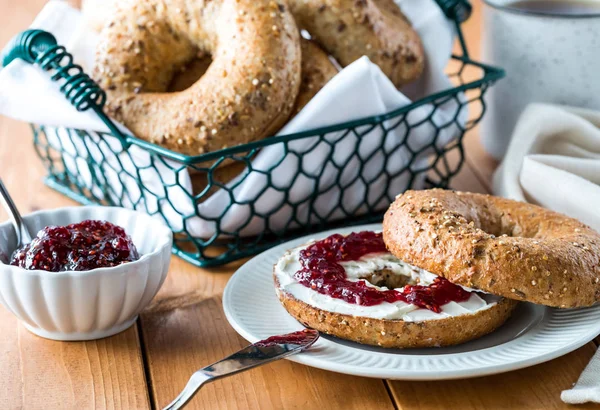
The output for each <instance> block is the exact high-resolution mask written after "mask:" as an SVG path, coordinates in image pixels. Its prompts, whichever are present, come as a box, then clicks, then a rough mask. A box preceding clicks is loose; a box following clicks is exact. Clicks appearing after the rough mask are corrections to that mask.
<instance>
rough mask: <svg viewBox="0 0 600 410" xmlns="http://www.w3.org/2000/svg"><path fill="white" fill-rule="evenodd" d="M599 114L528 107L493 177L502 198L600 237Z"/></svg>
mask: <svg viewBox="0 0 600 410" xmlns="http://www.w3.org/2000/svg"><path fill="white" fill-rule="evenodd" d="M599 127H600V112H598V111H592V110H587V109H583V108H573V107H564V106H556V105H548V104H531V105H529V106H528V107H527V108H526V109H525V111H524V112H523V114H522V115H521V117H520V118H519V121H518V122H517V125H516V127H515V131H514V133H513V136H512V140H511V143H510V145H509V147H508V151H507V152H506V157H505V158H504V161H503V162H502V164H501V165H500V167H499V168H498V170H497V171H496V174H495V175H494V192H495V193H496V194H497V195H500V196H505V197H508V198H513V199H517V200H520V201H528V202H532V203H536V204H539V205H541V206H543V207H545V208H548V209H553V210H555V211H558V212H561V213H564V214H566V215H569V216H572V217H574V218H577V219H579V220H580V221H582V222H584V223H586V224H588V225H590V226H591V227H592V228H594V229H595V230H597V231H598V232H600V212H599V209H600V128H599Z"/></svg>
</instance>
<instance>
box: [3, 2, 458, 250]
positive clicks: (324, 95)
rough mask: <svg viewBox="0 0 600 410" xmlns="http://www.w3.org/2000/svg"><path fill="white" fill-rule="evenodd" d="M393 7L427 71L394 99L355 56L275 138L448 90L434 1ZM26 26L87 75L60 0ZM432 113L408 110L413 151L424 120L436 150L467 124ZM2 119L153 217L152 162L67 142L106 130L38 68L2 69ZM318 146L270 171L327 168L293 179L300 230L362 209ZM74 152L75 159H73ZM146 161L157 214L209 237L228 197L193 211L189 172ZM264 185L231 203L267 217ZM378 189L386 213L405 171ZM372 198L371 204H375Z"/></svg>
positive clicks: (391, 142) (274, 195)
mask: <svg viewBox="0 0 600 410" xmlns="http://www.w3.org/2000/svg"><path fill="white" fill-rule="evenodd" d="M397 3H398V4H399V6H400V7H401V8H402V10H403V11H404V13H405V14H406V15H407V17H408V18H409V19H410V20H411V21H412V23H413V26H414V27H415V29H416V30H417V31H418V33H419V35H420V37H421V39H422V41H423V46H424V50H425V55H426V61H427V67H426V70H425V72H424V75H423V76H422V78H421V79H420V80H418V81H416V82H415V83H413V84H411V85H410V86H409V87H407V88H406V89H404V90H402V91H403V92H399V91H398V90H396V88H395V87H394V86H393V84H392V83H391V82H390V81H389V80H388V78H387V77H386V76H385V75H384V74H383V73H382V72H381V70H380V69H379V67H377V66H376V65H374V64H372V63H371V62H370V61H369V60H368V59H367V58H366V57H363V58H361V59H359V60H357V61H356V62H354V63H353V64H351V65H349V66H348V67H346V68H345V69H343V70H342V71H341V72H340V73H339V74H338V75H337V76H336V77H335V78H334V79H332V80H331V81H330V82H329V83H328V84H327V85H326V86H325V87H324V88H323V89H322V90H321V91H320V92H319V93H318V94H317V95H316V96H315V97H314V98H313V99H312V100H311V101H310V102H309V104H308V105H306V107H305V108H304V109H303V110H302V112H300V113H299V114H298V115H297V116H295V117H294V118H293V119H292V120H291V121H290V122H289V123H288V124H286V126H285V127H284V128H283V129H282V130H281V131H280V132H279V134H280V135H284V134H291V133H296V132H300V131H305V130H308V129H313V128H317V127H324V126H329V125H333V124H336V123H340V122H345V121H350V120H353V119H359V118H364V117H368V116H372V115H377V114H383V113H386V112H389V111H391V110H393V109H397V108H399V107H402V106H405V105H408V104H410V103H411V100H413V101H414V100H416V99H418V98H421V97H423V96H426V95H430V94H433V93H435V92H438V91H441V90H444V89H448V88H451V87H452V85H451V83H450V81H449V79H448V77H447V76H446V75H445V74H444V68H445V67H446V65H447V63H448V60H449V58H450V55H451V50H452V43H453V37H454V29H453V25H452V22H450V21H449V20H447V19H446V17H445V16H444V14H443V12H442V11H441V10H440V8H439V7H438V6H437V4H436V3H435V1H434V0H397ZM32 27H34V28H43V29H45V30H48V31H50V32H52V33H53V34H54V35H55V36H56V38H57V40H58V42H59V44H63V45H65V46H66V47H67V49H68V50H69V51H70V52H71V53H72V54H73V55H74V57H75V62H77V63H78V64H80V65H82V66H83V67H84V68H85V70H86V71H88V72H89V71H90V69H91V67H92V65H93V53H94V48H95V44H96V34H95V33H94V32H93V31H92V30H91V29H90V28H89V27H88V26H87V24H86V23H85V20H84V19H83V18H82V17H81V14H80V12H79V11H78V10H75V9H72V8H70V7H69V6H68V5H67V4H65V3H64V2H61V1H58V0H53V1H50V2H49V3H48V4H47V5H46V6H45V7H44V9H43V10H42V11H41V13H40V14H39V15H38V17H37V18H36V20H35V21H34V23H33V24H32ZM433 109H434V108H433V106H432V105H431V104H428V105H423V106H421V107H419V108H417V109H415V110H412V111H411V113H410V114H409V115H408V116H407V118H406V123H407V124H420V125H417V126H415V127H414V128H413V129H411V131H410V133H409V136H408V141H409V143H410V144H411V147H412V148H413V149H418V148H419V147H424V146H426V145H429V144H431V142H432V141H433V138H434V136H435V132H434V131H435V128H434V126H433V124H432V122H433V123H434V124H436V125H441V126H443V125H446V126H445V127H444V128H443V129H442V130H441V132H440V133H439V135H438V139H437V145H438V146H439V147H441V146H444V145H446V144H447V143H448V142H449V141H451V140H452V139H454V138H456V136H457V135H458V133H459V132H460V130H459V128H458V127H457V126H456V124H455V123H453V121H452V120H453V118H455V116H456V115H457V114H458V116H457V118H459V120H460V122H461V123H464V121H466V117H467V109H466V106H463V107H462V108H460V112H458V113H457V110H459V105H458V103H457V101H456V100H452V101H448V102H447V103H445V104H443V105H441V106H440V107H438V109H437V111H436V112H435V113H434V114H433V116H432V120H431V122H430V121H423V120H424V119H426V118H427V117H428V116H429V115H430V114H431V112H432V111H433ZM0 114H3V115H7V116H10V117H13V118H17V119H20V120H23V121H27V122H31V123H35V124H41V125H46V126H47V128H48V130H49V131H50V132H48V133H47V134H48V142H49V144H50V145H52V146H55V147H59V148H61V149H62V150H63V151H65V152H66V154H64V155H63V159H64V162H65V164H66V167H67V168H68V169H69V171H71V173H74V174H77V175H78V178H80V180H79V183H80V184H83V185H86V186H88V187H89V188H90V189H91V190H92V193H93V194H94V195H95V196H96V197H97V198H99V199H109V200H112V201H114V202H117V203H118V202H122V203H123V205H124V206H128V207H133V206H134V204H137V208H138V209H140V208H141V209H146V210H147V211H148V212H150V213H154V212H156V211H157V210H158V207H159V202H158V200H157V199H156V198H155V197H154V196H153V195H148V194H147V193H146V194H145V195H144V192H142V191H140V188H139V186H138V184H137V181H136V179H135V178H134V177H133V176H134V175H136V166H137V167H144V166H146V165H148V164H149V163H150V161H151V158H150V156H149V155H148V153H147V152H145V151H143V150H142V149H139V148H138V147H135V146H131V147H130V148H129V150H128V152H124V153H121V154H118V155H115V154H114V153H113V152H112V150H110V149H108V148H109V147H113V148H118V147H119V145H118V144H119V142H118V141H117V140H116V139H115V138H111V137H106V138H104V142H102V141H101V138H100V136H98V135H96V136H94V139H95V140H96V141H98V143H99V146H100V148H96V147H91V146H88V147H87V149H89V154H88V153H87V149H86V147H85V146H84V144H83V143H81V142H80V141H78V140H77V139H71V137H70V136H69V135H68V133H67V129H66V127H69V128H78V129H84V130H88V131H99V132H105V131H107V129H106V127H105V125H104V124H103V123H102V122H101V121H100V120H99V119H98V118H96V116H95V115H94V114H93V113H92V112H91V111H88V112H83V113H79V112H77V111H76V110H75V109H74V108H73V107H72V106H71V105H70V104H69V103H68V102H67V100H66V99H65V98H64V96H63V95H62V94H60V92H59V90H58V85H57V84H56V83H53V82H51V81H50V80H49V76H48V74H47V73H44V72H42V71H41V70H40V69H39V68H38V67H35V66H31V65H29V64H27V63H24V62H23V61H20V60H19V61H17V60H16V61H13V62H12V63H11V64H9V65H8V66H7V67H6V68H4V69H2V70H1V71H0ZM448 124H449V125H448ZM54 127H55V128H54ZM125 131H126V130H125ZM405 132H406V126H405V125H401V126H399V127H398V128H396V130H394V131H391V132H390V133H389V134H388V136H387V139H386V141H385V146H386V148H389V149H390V150H392V149H393V148H394V147H396V146H399V145H402V144H403V141H404V136H405V135H404V134H405ZM341 136H342V134H341V133H331V134H329V135H327V137H326V138H327V139H328V140H329V141H335V140H337V139H339V138H341ZM357 138H360V144H358V143H357V141H356V139H357ZM381 138H382V130H381V129H380V128H375V129H373V130H372V131H370V132H369V133H368V134H366V135H363V136H362V137H357V136H354V135H348V136H345V137H343V138H342V140H341V141H340V142H338V143H337V144H336V146H335V152H334V153H333V155H334V159H335V161H336V163H340V164H341V163H348V162H351V161H356V159H355V158H354V159H352V154H353V153H354V152H355V150H356V146H357V145H358V147H359V148H358V151H359V153H360V154H361V156H362V155H364V156H368V154H369V153H371V152H373V150H374V147H375V146H376V144H378V143H379V142H381ZM316 142H317V141H316V140H313V139H310V140H306V139H303V140H298V141H294V142H291V143H289V145H288V148H289V149H290V150H293V151H295V152H297V153H302V152H308V150H310V161H301V160H299V159H298V157H295V156H293V155H288V156H287V157H286V159H285V160H284V161H283V162H282V163H281V164H280V165H278V166H277V170H276V172H273V173H272V174H271V175H272V177H273V180H272V183H273V184H274V185H276V186H278V187H287V186H289V185H290V184H292V180H291V178H292V176H293V175H295V174H296V173H297V170H298V169H300V168H302V170H303V171H304V172H305V173H306V174H308V175H318V174H319V173H320V172H321V171H323V168H325V170H324V174H323V175H325V178H321V185H320V186H315V183H314V182H313V180H310V179H307V178H297V179H296V180H295V181H294V182H293V184H292V188H291V190H290V192H289V196H288V199H290V200H292V199H295V200H297V201H298V202H302V201H305V203H301V204H300V205H299V206H297V208H296V216H297V220H298V221H299V222H300V223H301V224H305V223H308V222H312V221H309V219H308V218H309V217H308V214H309V212H308V211H309V207H310V206H314V207H315V209H316V211H317V212H318V213H319V215H328V219H329V220H334V219H338V218H340V217H342V216H343V213H342V212H341V211H340V210H339V209H336V206H337V204H338V203H339V201H340V200H343V202H344V205H345V207H346V209H357V210H358V211H357V212H358V213H360V212H365V211H366V206H365V204H364V192H365V189H366V188H367V187H366V186H365V183H364V182H362V181H360V180H359V181H357V182H356V183H352V181H353V180H354V179H355V175H346V174H350V173H347V172H346V173H344V174H341V171H340V170H337V169H334V167H327V168H326V162H325V159H326V158H327V156H328V154H329V151H330V150H331V147H330V145H329V144H327V143H325V142H321V143H319V144H318V145H317V146H316V147H314V144H315V143H316ZM431 152H432V150H430V151H429V152H423V153H421V154H420V155H419V157H418V160H417V161H416V162H415V163H413V165H412V168H413V169H421V168H424V167H425V166H426V164H427V155H429V154H431ZM76 155H77V156H79V157H80V158H75V156H76ZM282 155H283V147H282V146H281V144H277V145H272V146H268V147H265V148H263V149H261V150H260V152H259V153H258V154H257V155H256V157H255V158H254V159H253V160H252V166H253V168H254V169H256V170H264V169H269V168H271V167H273V166H274V165H275V164H277V163H278V162H279V161H280V160H281V157H282ZM409 155H410V153H409V152H408V150H407V149H406V148H405V147H403V148H401V149H398V150H397V151H396V153H395V154H394V156H393V158H390V161H388V165H387V166H388V171H389V172H390V173H394V172H397V171H398V170H400V169H402V168H403V167H404V166H406V164H407V160H408V158H409ZM103 156H104V157H106V158H107V160H106V163H105V165H104V166H102V167H101V168H100V169H93V170H92V171H91V172H94V173H95V174H97V175H102V177H103V178H104V179H105V183H104V184H103V186H102V187H98V186H92V178H91V172H90V170H89V168H88V167H87V166H86V164H87V163H88V162H90V161H88V158H89V157H91V158H93V159H96V160H97V161H99V160H101V159H102V157H103ZM381 156H382V155H381V154H380V155H379V156H375V157H374V159H373V160H372V161H369V162H368V163H366V164H365V166H364V168H363V170H362V174H363V175H366V176H368V175H369V174H371V175H377V173H378V172H380V167H381V163H382V162H383V161H381V159H382V158H381ZM91 158H90V159H91ZM153 162H154V164H155V166H156V168H157V170H156V171H155V170H154V168H152V167H150V168H147V169H143V170H141V171H140V176H141V178H142V180H143V183H144V187H145V189H147V190H148V191H150V192H152V193H153V194H156V195H158V196H159V197H160V196H166V195H168V199H169V200H168V201H166V200H163V201H161V203H160V207H161V209H162V212H163V214H164V216H165V218H166V219H167V220H168V222H169V223H170V225H171V227H172V228H173V229H174V230H179V229H182V228H183V227H184V226H185V228H186V229H187V231H188V232H189V233H190V234H191V235H192V236H194V237H200V238H210V237H211V236H213V235H214V232H215V230H216V225H215V222H214V221H210V220H207V219H206V218H208V219H210V218H211V217H216V216H218V215H220V213H221V212H222V210H223V209H225V208H227V207H228V205H229V204H230V196H229V194H228V193H227V192H226V191H224V190H220V191H217V192H216V193H215V194H213V195H212V196H211V197H210V198H208V199H207V200H205V201H204V202H202V203H200V204H198V205H197V209H196V205H195V204H194V201H193V200H191V199H190V195H191V193H192V185H191V180H190V176H189V174H188V172H187V170H186V169H183V170H181V171H179V172H175V171H173V169H172V168H176V167H178V164H175V163H173V162H171V161H168V160H165V161H164V163H160V162H161V161H153ZM119 164H122V165H119ZM134 164H135V165H134ZM120 166H122V167H123V168H124V169H125V170H126V171H128V173H131V175H127V173H121V175H120V178H119V175H118V174H117V171H116V170H118V169H119V167H120ZM240 178H241V177H238V178H236V179H234V180H233V181H231V182H230V183H229V184H228V186H233V185H234V184H236V183H237V182H238V181H239V179H240ZM337 178H339V180H340V182H341V183H342V184H344V183H346V182H347V183H348V184H347V185H351V187H350V188H347V189H346V191H345V194H344V197H343V198H339V188H335V189H331V190H329V191H327V193H326V194H322V195H320V196H319V198H318V200H317V201H316V202H315V203H314V204H309V200H308V198H309V197H310V196H311V195H312V194H313V192H314V191H315V190H317V189H321V190H325V189H326V188H327V186H328V185H327V184H332V181H335V180H336V179H337ZM424 178H425V175H424V174H420V175H418V177H417V178H416V182H415V181H413V186H416V187H417V188H418V187H419V186H422V184H423V181H424ZM176 181H179V185H174V186H170V185H171V184H174V183H175V182H176ZM267 182H268V181H267V178H266V176H265V175H264V174H261V173H260V172H251V173H250V174H249V175H247V176H246V178H245V180H244V181H243V182H242V183H241V184H240V185H238V186H237V187H236V188H235V189H234V191H233V193H234V196H235V198H236V201H237V202H246V203H248V202H252V203H254V211H253V212H254V213H260V214H269V213H271V212H273V211H274V210H275V209H277V208H278V207H279V204H280V203H281V201H282V200H283V196H282V195H283V194H282V193H281V192H279V191H277V190H273V189H269V190H267V191H266V192H262V191H263V189H262V188H263V187H265V184H267ZM382 182H383V181H379V183H378V181H374V182H372V183H369V186H368V189H369V195H368V196H369V198H368V201H372V202H374V203H371V202H369V203H370V205H372V206H375V207H377V209H384V208H385V207H386V206H387V203H385V202H384V201H381V200H379V198H381V194H382V193H384V192H386V193H388V194H391V196H392V197H393V195H395V194H396V193H398V192H401V191H403V190H404V189H406V188H408V184H409V178H408V175H406V174H405V173H403V174H402V175H400V176H399V177H397V178H395V179H394V180H392V181H391V183H390V184H389V185H388V184H383V183H382ZM123 185H125V186H126V187H127V191H128V192H127V195H125V196H124V195H123V191H122V189H121V187H122V186H123ZM384 185H385V186H384ZM376 200H377V201H379V202H377V203H375V201H376ZM141 205H144V206H141ZM195 211H197V212H198V214H199V215H202V216H203V217H202V218H201V217H197V216H194V217H192V218H187V219H186V218H184V217H185V216H189V215H192V214H194V212H195ZM291 212H292V208H291V207H290V206H288V205H286V206H285V207H284V208H283V209H281V210H280V211H279V212H277V213H276V214H275V215H271V216H270V217H268V218H267V219H264V218H259V217H254V218H253V219H252V220H251V221H248V217H249V215H250V213H251V208H250V206H249V205H235V206H232V207H231V208H229V210H228V211H227V213H226V214H225V215H223V217H222V219H221V221H220V226H219V228H220V229H221V231H224V232H232V233H233V232H239V233H241V234H242V235H255V234H257V233H260V232H261V231H262V230H264V229H265V226H266V225H267V224H268V227H269V228H270V229H272V230H278V229H282V228H283V227H285V226H286V225H287V223H288V220H289V217H290V214H291Z"/></svg>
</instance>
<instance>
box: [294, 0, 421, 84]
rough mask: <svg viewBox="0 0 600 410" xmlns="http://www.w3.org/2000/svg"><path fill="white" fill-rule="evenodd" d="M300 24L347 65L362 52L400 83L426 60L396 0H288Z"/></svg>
mask: <svg viewBox="0 0 600 410" xmlns="http://www.w3.org/2000/svg"><path fill="white" fill-rule="evenodd" d="M289 4H290V8H291V9H292V13H293V14H294V17H295V18H296V22H297V23H298V25H299V26H300V27H301V28H303V29H306V30H307V31H308V32H309V33H310V35H311V36H312V37H313V38H314V39H315V40H316V41H317V43H319V45H320V46H321V47H322V48H323V49H324V50H325V51H327V52H328V53H329V54H331V55H332V56H334V57H335V59H336V60H337V61H338V62H339V63H340V64H341V65H342V66H343V67H345V66H347V65H349V64H350V63H352V62H353V61H355V60H357V59H358V58H360V57H362V56H367V57H369V59H370V60H371V61H372V62H373V63H375V64H377V65H378V66H379V67H380V68H381V70H382V71H383V72H384V74H385V75H387V76H388V77H389V79H390V80H391V81H392V82H393V83H394V84H395V85H396V86H397V87H400V86H402V85H404V84H406V83H409V82H411V81H413V80H415V79H417V78H418V77H419V76H420V75H421V73H422V71H423V67H424V64H425V57H424V53H423V47H422V44H421V39H420V38H419V35H418V34H417V32H416V31H415V30H414V29H413V28H412V26H411V24H410V22H409V21H408V19H407V18H406V17H405V16H404V14H402V11H401V10H400V8H399V7H398V6H397V5H396V4H395V3H394V1H393V0H289Z"/></svg>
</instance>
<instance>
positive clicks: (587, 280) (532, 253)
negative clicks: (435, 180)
mask: <svg viewBox="0 0 600 410" xmlns="http://www.w3.org/2000/svg"><path fill="white" fill-rule="evenodd" d="M383 238H384V240H385V243H386V246H387V247H388V249H389V251H390V252H391V253H393V254H394V255H396V257H398V258H400V259H402V260H404V261H406V262H407V263H410V264H411V265H414V266H417V267H419V268H421V269H425V270H428V271H430V272H433V273H435V274H436V275H439V276H443V277H445V278H447V279H448V280H449V281H451V282H453V283H455V284H458V285H463V286H467V287H470V288H474V289H479V290H482V291H485V292H488V293H492V294H495V295H499V296H504V297H507V298H512V299H516V300H523V301H529V302H533V303H537V304H542V305H548V306H554V307H561V308H573V307H582V306H590V305H592V304H594V303H596V302H597V301H598V300H600V235H599V234H598V233H597V232H596V231H594V230H592V229H591V228H590V227H588V226H586V225H584V224H583V223H581V222H579V221H577V220H576V219H573V218H569V217H567V216H565V215H562V214H559V213H557V212H553V211H550V210H547V209H544V208H541V207H539V206H536V205H531V204H527V203H523V202H517V201H513V200H509V199H505V198H499V197H495V196H491V195H482V194H473V193H466V192H465V193H463V192H452V191H446V190H440V189H433V190H425V191H407V192H406V193H404V194H403V195H400V196H398V197H397V199H396V200H395V201H394V203H393V204H392V205H391V206H390V208H389V209H388V211H387V212H386V214H385V217H384V220H383Z"/></svg>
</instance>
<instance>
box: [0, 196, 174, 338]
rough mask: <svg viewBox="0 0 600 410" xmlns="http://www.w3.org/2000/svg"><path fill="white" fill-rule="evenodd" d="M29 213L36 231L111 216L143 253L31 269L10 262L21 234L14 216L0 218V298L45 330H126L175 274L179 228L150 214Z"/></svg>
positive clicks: (64, 333)
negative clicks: (84, 266) (80, 267)
mask: <svg viewBox="0 0 600 410" xmlns="http://www.w3.org/2000/svg"><path fill="white" fill-rule="evenodd" d="M24 219H25V224H26V225H27V227H28V228H29V232H31V233H32V235H35V234H36V233H37V232H38V231H39V230H40V229H43V228H44V227H46V226H48V225H68V224H71V223H75V222H81V221H84V220H86V219H98V220H105V221H109V222H112V223H113V224H115V225H119V226H121V227H123V228H124V229H125V231H126V232H127V234H129V235H130V236H131V238H132V240H133V243H134V244H135V246H136V247H137V249H138V252H139V253H140V255H141V256H140V259H139V260H137V261H135V262H128V263H124V264H121V265H118V266H115V267H111V268H99V269H93V270H89V271H81V272H47V271H43V270H25V269H22V268H19V267H16V266H11V265H8V264H7V262H8V259H9V258H10V255H11V253H12V252H13V251H14V249H15V248H16V244H17V239H16V235H15V231H14V229H13V227H12V225H11V224H10V222H6V223H3V224H0V259H1V261H0V303H2V304H3V305H4V306H5V307H6V308H7V309H8V310H10V311H11V312H12V313H14V314H15V315H16V316H17V317H18V318H19V319H20V320H21V321H22V322H23V324H24V325H25V327H26V328H27V329H28V330H30V331H31V332H33V333H35V334H36V335H38V336H41V337H45V338H48V339H54V340H90V339H99V338H102V337H107V336H111V335H114V334H116V333H119V332H121V331H123V330H125V329H127V328H128V327H130V326H131V325H132V324H133V323H134V322H135V320H136V319H137V316H138V314H139V313H140V311H141V310H142V309H144V308H145V307H146V306H147V305H148V303H150V301H151V300H152V298H153V297H154V296H155V295H156V293H157V292H158V290H159V289H160V287H161V285H162V284H163V282H164V280H165V278H166V276H167V271H168V269H169V262H170V259H171V244H172V242H173V234H172V232H171V230H170V229H169V228H168V227H167V226H166V225H165V224H164V223H163V222H162V221H160V220H159V219H156V218H153V217H151V216H149V215H146V214H142V213H138V212H135V211H131V210H128V209H124V208H116V207H115V208H113V207H101V206H82V207H72V208H60V209H57V210H48V211H40V212H34V213H32V214H29V215H26V216H25V217H24ZM5 262H6V263H5Z"/></svg>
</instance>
